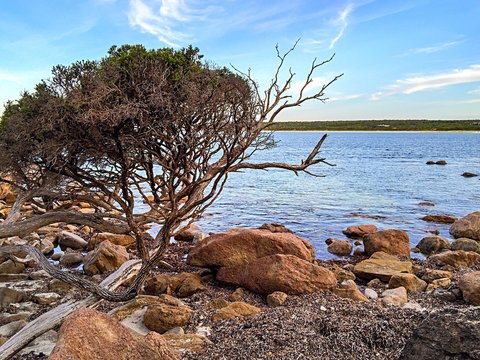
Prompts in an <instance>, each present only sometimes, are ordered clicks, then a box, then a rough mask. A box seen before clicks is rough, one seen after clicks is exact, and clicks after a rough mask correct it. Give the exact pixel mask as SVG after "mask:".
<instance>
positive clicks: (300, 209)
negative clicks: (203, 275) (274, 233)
mask: <svg viewBox="0 0 480 360" xmlns="http://www.w3.org/2000/svg"><path fill="white" fill-rule="evenodd" d="M321 135H322V133H315V132H308V133H305V132H284V133H276V134H275V138H276V139H277V140H278V141H279V144H278V146H277V147H275V148H274V149H271V150H267V151H264V152H262V153H259V154H258V156H257V157H256V158H255V160H256V161H258V162H260V161H262V160H269V161H281V162H299V161H300V160H301V159H304V158H305V157H306V156H307V155H308V154H309V152H310V150H311V149H312V147H313V146H314V145H315V144H316V142H317V141H318V140H319V139H320V137H321ZM321 154H322V156H323V157H325V158H327V160H328V161H329V162H332V163H334V164H336V166H335V167H329V166H327V165H324V164H321V165H317V166H316V167H314V168H313V170H314V172H315V173H317V174H321V175H324V176H325V177H322V178H316V177H312V176H308V175H306V174H300V175H299V176H295V175H294V174H293V173H290V172H287V171H281V170H270V171H268V172H265V171H250V170H249V171H245V172H244V173H241V174H232V175H231V176H230V178H229V183H228V186H227V187H226V189H225V190H224V192H223V194H222V195H221V197H220V198H219V199H218V201H217V202H216V203H215V204H214V205H212V206H211V207H210V208H209V209H208V210H207V211H208V213H207V214H206V216H205V217H204V218H202V219H201V220H200V221H199V222H198V225H199V226H200V227H201V228H202V229H203V230H204V231H206V232H220V231H224V230H228V229H232V228H237V227H248V228H255V227H258V226H260V225H261V224H263V223H270V222H279V223H282V224H284V225H286V226H287V227H289V228H290V229H292V230H293V231H295V232H296V233H297V234H299V235H300V236H302V237H304V238H306V239H308V240H309V241H310V242H311V243H312V244H313V245H314V247H315V249H316V254H317V257H319V258H331V257H332V255H331V254H329V253H328V252H327V251H326V245H325V240H326V239H327V238H329V237H337V238H343V235H342V230H343V229H345V228H346V227H347V226H349V225H357V224H365V223H373V224H375V225H377V227H379V228H380V229H389V228H395V229H403V230H406V231H407V232H408V233H409V235H410V241H411V245H412V246H414V245H416V244H417V243H418V241H419V240H420V239H421V238H422V237H423V236H426V235H427V234H426V230H432V229H438V230H440V232H441V234H442V235H443V236H446V237H450V236H449V234H448V228H449V226H448V225H441V224H433V223H426V222H424V221H422V220H420V218H421V217H422V216H424V215H427V214H448V215H453V216H457V217H461V216H464V215H466V214H468V213H470V212H472V211H476V210H480V180H479V177H476V178H464V177H462V176H461V174H462V173H463V172H466V171H468V172H473V173H477V174H480V134H479V133H373V132H372V133H368V132H367V133H358V132H343V133H341V132H337V133H329V136H328V138H327V140H326V141H325V143H324V145H323V147H322V151H321ZM440 159H444V160H446V161H447V162H448V165H446V166H438V165H433V166H428V165H426V164H425V163H426V161H428V160H440ZM421 201H429V202H433V203H434V204H435V206H434V207H421V206H418V205H417V204H418V203H419V202H421ZM352 212H356V213H361V214H364V215H373V216H375V215H379V216H384V217H385V218H384V219H380V220H371V219H362V218H359V217H352V216H351V213H352Z"/></svg>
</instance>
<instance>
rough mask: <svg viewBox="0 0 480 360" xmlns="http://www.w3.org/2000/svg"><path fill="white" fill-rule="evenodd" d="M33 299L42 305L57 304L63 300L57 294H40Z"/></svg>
mask: <svg viewBox="0 0 480 360" xmlns="http://www.w3.org/2000/svg"><path fill="white" fill-rule="evenodd" d="M33 299H34V300H35V302H36V303H37V304H40V305H52V304H55V303H56V302H57V301H58V300H60V299H61V296H60V295H58V294H57V293H54V292H50V293H40V294H35V295H33Z"/></svg>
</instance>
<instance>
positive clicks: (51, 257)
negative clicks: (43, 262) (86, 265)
mask: <svg viewBox="0 0 480 360" xmlns="http://www.w3.org/2000/svg"><path fill="white" fill-rule="evenodd" d="M63 254H64V253H63V252H58V253H54V254H52V256H50V259H52V260H53V261H59V260H60V259H61V258H62V255H63Z"/></svg>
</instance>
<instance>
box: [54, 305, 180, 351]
mask: <svg viewBox="0 0 480 360" xmlns="http://www.w3.org/2000/svg"><path fill="white" fill-rule="evenodd" d="M65 359H69V360H143V359H152V360H155V359H158V360H170V359H172V360H173V359H179V357H178V355H177V353H176V352H175V351H174V350H173V349H172V348H171V347H170V346H169V345H168V344H167V343H166V341H165V339H164V338H163V337H162V336H161V335H160V334H157V333H154V332H152V333H149V334H148V335H147V336H146V337H143V336H141V335H138V334H136V333H134V332H132V331H130V330H129V329H127V328H126V327H124V326H122V325H121V324H120V323H119V322H118V321H117V320H115V319H113V318H112V317H111V316H108V315H106V314H103V313H101V312H99V311H96V310H93V309H80V310H77V311H75V312H74V313H73V314H71V315H70V316H69V317H67V319H66V320H65V321H64V323H63V325H62V326H61V328H60V332H59V338H58V342H57V344H56V345H55V348H54V350H53V352H52V354H51V355H50V357H49V360H65Z"/></svg>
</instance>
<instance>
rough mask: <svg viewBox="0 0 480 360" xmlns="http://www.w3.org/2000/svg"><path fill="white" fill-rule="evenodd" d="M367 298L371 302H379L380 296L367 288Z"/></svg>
mask: <svg viewBox="0 0 480 360" xmlns="http://www.w3.org/2000/svg"><path fill="white" fill-rule="evenodd" d="M365 296H366V297H367V298H369V299H371V300H377V299H378V294H377V292H376V291H375V290H373V289H370V288H366V289H365Z"/></svg>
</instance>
